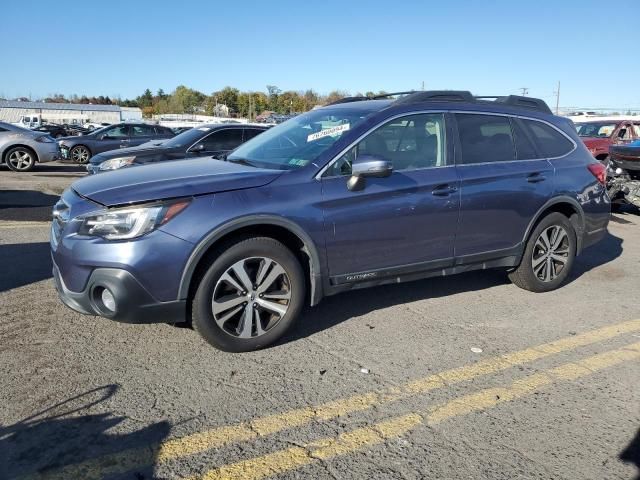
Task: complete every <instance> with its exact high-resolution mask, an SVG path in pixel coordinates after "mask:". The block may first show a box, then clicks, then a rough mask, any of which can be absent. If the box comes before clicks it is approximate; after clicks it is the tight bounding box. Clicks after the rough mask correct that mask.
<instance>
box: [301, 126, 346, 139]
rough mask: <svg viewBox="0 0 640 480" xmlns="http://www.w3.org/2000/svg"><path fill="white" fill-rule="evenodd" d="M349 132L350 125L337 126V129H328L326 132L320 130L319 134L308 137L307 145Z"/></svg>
mask: <svg viewBox="0 0 640 480" xmlns="http://www.w3.org/2000/svg"><path fill="white" fill-rule="evenodd" d="M347 130H349V124H348V123H345V124H344V125H337V126H335V127H331V128H327V129H325V130H320V131H319V132H316V133H312V134H311V135H309V136H308V137H307V143H309V142H313V141H315V140H318V139H320V138H324V137H332V136H333V135H338V134H340V133H342V132H346V131H347Z"/></svg>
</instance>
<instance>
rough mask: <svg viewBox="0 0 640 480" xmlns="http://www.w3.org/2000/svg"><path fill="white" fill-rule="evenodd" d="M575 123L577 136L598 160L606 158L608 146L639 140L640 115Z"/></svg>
mask: <svg viewBox="0 0 640 480" xmlns="http://www.w3.org/2000/svg"><path fill="white" fill-rule="evenodd" d="M575 125H576V130H577V131H578V136H579V137H580V138H581V139H582V141H583V142H584V144H585V145H586V146H587V148H588V149H589V151H590V152H591V154H592V155H593V156H594V157H595V158H597V159H598V160H600V161H605V160H607V159H608V157H609V147H610V146H612V145H623V144H626V143H630V142H633V141H634V140H640V117H638V119H637V120H635V119H634V120H629V119H619V118H618V119H613V120H612V119H610V118H609V119H607V118H593V119H589V120H585V121H579V122H575Z"/></svg>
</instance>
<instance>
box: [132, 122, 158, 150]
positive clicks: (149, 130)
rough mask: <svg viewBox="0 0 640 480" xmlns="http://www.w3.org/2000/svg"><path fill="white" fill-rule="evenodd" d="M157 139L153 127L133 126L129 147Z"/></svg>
mask: <svg viewBox="0 0 640 480" xmlns="http://www.w3.org/2000/svg"><path fill="white" fill-rule="evenodd" d="M154 138H156V130H155V128H154V127H153V125H131V139H130V141H129V145H130V146H131V147H135V146H136V145H141V144H143V143H146V142H148V141H150V140H153V139H154Z"/></svg>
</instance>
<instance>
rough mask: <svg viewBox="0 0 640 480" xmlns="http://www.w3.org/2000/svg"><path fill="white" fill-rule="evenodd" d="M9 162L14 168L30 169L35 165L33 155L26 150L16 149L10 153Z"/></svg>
mask: <svg viewBox="0 0 640 480" xmlns="http://www.w3.org/2000/svg"><path fill="white" fill-rule="evenodd" d="M8 161H9V163H10V164H11V166H12V167H13V169H14V170H18V171H24V170H29V169H30V168H31V167H32V166H33V156H32V155H31V153H29V152H28V151H26V150H16V151H14V152H12V153H11V155H9V158H8Z"/></svg>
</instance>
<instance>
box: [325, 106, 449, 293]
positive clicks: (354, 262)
mask: <svg viewBox="0 0 640 480" xmlns="http://www.w3.org/2000/svg"><path fill="white" fill-rule="evenodd" d="M446 136H447V135H446V128H445V115H444V114H443V113H425V114H413V115H407V116H403V117H400V118H397V119H394V120H391V121H389V122H387V123H385V124H384V125H382V126H381V127H379V128H377V129H376V130H374V131H373V132H372V133H370V134H369V135H367V136H366V137H365V138H364V139H363V140H361V141H360V142H359V143H358V144H357V145H356V146H355V147H353V148H351V149H350V150H349V151H348V152H347V153H346V154H344V155H343V156H342V157H341V158H339V159H338V160H337V161H336V162H335V163H333V164H332V165H331V166H330V167H329V168H328V169H327V170H326V171H325V172H324V174H323V178H322V180H321V181H322V197H323V200H322V210H323V214H324V222H325V230H326V252H327V259H328V269H329V273H330V276H331V281H332V282H333V283H336V284H337V283H348V282H356V281H360V280H366V279H373V278H383V277H384V276H392V275H399V274H402V273H411V272H414V271H416V272H417V271H422V270H426V269H432V268H443V267H447V266H450V265H451V264H452V258H453V241H454V237H455V233H456V228H457V222H458V208H459V203H460V202H459V192H458V177H457V174H456V170H455V166H454V165H453V161H452V154H451V153H452V152H451V151H450V149H448V148H447V145H446V142H445V138H446ZM363 154H367V155H372V156H375V157H378V158H383V159H386V160H390V161H391V162H392V163H393V169H394V171H393V173H392V175H391V176H390V177H387V178H367V179H366V182H365V185H364V188H363V189H362V190H359V191H351V190H349V189H348V188H347V181H348V179H349V177H350V174H351V162H352V160H353V159H355V158H357V156H358V155H363Z"/></svg>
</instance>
